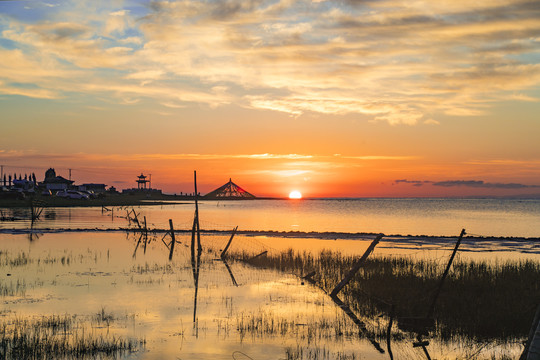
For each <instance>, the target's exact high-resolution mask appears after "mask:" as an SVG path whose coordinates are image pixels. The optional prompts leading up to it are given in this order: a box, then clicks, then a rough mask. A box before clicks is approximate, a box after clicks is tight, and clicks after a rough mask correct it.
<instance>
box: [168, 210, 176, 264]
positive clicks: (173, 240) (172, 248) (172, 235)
mask: <svg viewBox="0 0 540 360" xmlns="http://www.w3.org/2000/svg"><path fill="white" fill-rule="evenodd" d="M169 226H170V227H171V239H172V240H171V251H170V252H169V261H171V260H172V257H173V252H174V243H175V242H176V239H175V238H174V227H173V223H172V219H169Z"/></svg>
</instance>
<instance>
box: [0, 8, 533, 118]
mask: <svg viewBox="0 0 540 360" xmlns="http://www.w3.org/2000/svg"><path fill="white" fill-rule="evenodd" d="M39 9H41V7H40V8H39ZM39 9H38V8H35V9H30V10H28V11H33V12H34V13H33V14H34V15H35V17H36V18H37V20H24V21H23V20H20V19H19V20H18V19H17V18H15V17H7V16H5V15H0V33H1V39H3V40H6V41H9V42H10V44H12V45H10V46H13V48H14V49H7V48H2V47H0V52H2V53H3V54H0V55H10V56H11V57H12V60H16V59H15V58H17V59H18V60H20V61H7V60H5V59H6V58H5V57H4V56H2V59H3V61H2V64H1V65H0V74H2V75H1V76H0V80H2V81H3V86H2V89H1V91H2V93H4V94H17V95H22V96H32V97H41V98H60V97H70V96H72V94H73V93H79V94H84V95H92V94H94V95H96V96H100V97H114V98H117V99H123V98H131V97H135V96H136V97H137V98H146V99H152V100H154V101H155V102H157V103H168V104H175V103H176V102H180V104H179V106H183V105H185V104H186V103H191V102H194V103H202V104H206V105H208V106H211V107H216V106H221V105H224V104H235V105H238V106H241V107H248V108H251V109H260V110H272V111H279V112H285V113H288V114H291V116H296V117H298V116H301V115H302V114H306V113H319V114H328V115H346V114H361V115H363V116H365V117H366V118H368V119H370V120H372V121H383V122H387V123H389V124H391V125H400V124H406V125H417V124H437V123H439V122H440V121H441V120H440V118H442V117H443V116H444V115H451V116H480V115H486V114H489V113H490V111H491V108H492V106H493V104H495V103H498V102H499V101H501V100H508V99H512V100H513V101H537V99H536V97H534V96H532V95H529V94H527V92H529V91H530V90H534V89H537V88H538V84H539V83H540V65H539V64H538V60H537V59H538V54H539V53H540V42H539V41H538V37H539V34H540V22H539V21H538V19H539V18H540V8H539V7H538V4H537V2H536V1H522V0H505V1H477V2H475V3H474V4H472V3H470V2H466V1H452V2H433V1H427V0H426V1H418V2H412V3H411V2H408V3H404V2H402V1H396V0H378V1H362V2H359V1H352V0H350V1H344V2H343V1H337V0H327V1H308V0H279V1H269V0H251V1H243V0H228V1H207V2H200V1H190V0H186V1H153V2H150V3H148V4H147V5H145V6H133V4H132V3H130V2H129V1H128V2H126V3H125V6H121V3H118V2H111V3H110V4H109V3H92V2H89V3H81V2H76V1H66V2H65V3H63V4H62V7H56V8H55V9H54V15H52V12H50V13H49V12H43V13H41V12H39V11H41V10H39ZM39 16H42V18H39ZM13 51H15V52H17V54H14V53H13ZM10 52H12V53H11V54H10ZM30 65H31V66H32V69H33V71H29V67H30ZM9 83H32V84H34V85H35V89H41V90H39V91H38V90H35V91H29V90H21V89H17V88H16V87H13V86H9V85H8V84H9ZM79 84H84V86H81V85H79ZM149 85H151V86H149ZM225 88H226V89H227V90H226V91H218V90H216V89H225Z"/></svg>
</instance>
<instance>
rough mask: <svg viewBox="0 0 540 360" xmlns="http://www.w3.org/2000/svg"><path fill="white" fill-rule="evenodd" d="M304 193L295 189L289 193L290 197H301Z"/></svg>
mask: <svg viewBox="0 0 540 360" xmlns="http://www.w3.org/2000/svg"><path fill="white" fill-rule="evenodd" d="M301 198H302V193H301V192H300V191H298V190H293V191H291V192H290V194H289V199H301Z"/></svg>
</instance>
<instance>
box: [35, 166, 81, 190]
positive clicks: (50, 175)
mask: <svg viewBox="0 0 540 360" xmlns="http://www.w3.org/2000/svg"><path fill="white" fill-rule="evenodd" d="M73 182H74V181H72V180H68V179H66V178H63V177H62V176H56V171H54V169H53V168H50V169H49V170H47V171H46V172H45V180H43V182H41V183H40V184H39V185H40V186H42V187H44V188H45V189H47V190H52V191H59V190H67V189H68V188H69V187H70V186H71V185H73Z"/></svg>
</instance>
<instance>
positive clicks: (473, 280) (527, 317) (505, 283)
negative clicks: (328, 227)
mask: <svg viewBox="0 0 540 360" xmlns="http://www.w3.org/2000/svg"><path fill="white" fill-rule="evenodd" d="M234 256H235V257H236V258H237V259H240V260H243V261H249V263H250V264H251V265H254V266H257V267H264V268H273V269H277V270H280V271H283V272H287V273H294V274H296V275H299V276H303V275H305V274H308V273H310V272H313V271H314V272H315V275H314V276H313V277H312V279H313V280H314V282H315V283H316V284H317V285H318V286H319V287H321V288H322V289H323V290H324V291H326V292H327V293H329V292H330V291H331V290H332V289H333V288H334V287H335V286H336V284H337V283H338V282H339V281H340V280H341V279H342V278H343V276H344V275H345V274H346V273H347V272H348V270H349V269H350V268H351V267H352V265H353V263H354V261H355V260H356V257H353V256H345V255H343V254H341V253H339V252H331V251H322V252H320V253H319V254H316V255H313V254H311V253H307V252H302V253H301V252H295V251H293V250H288V251H284V252H281V253H277V254H273V255H268V256H266V257H259V258H256V259H251V256H250V254H243V253H237V254H235V255H234ZM445 266H446V262H445V261H441V260H439V261H436V260H426V259H413V258H410V257H385V256H380V257H372V258H370V259H368V261H367V262H366V263H365V265H364V266H363V267H362V268H361V269H360V271H358V273H357V274H356V275H355V277H354V279H353V280H352V281H351V282H350V283H349V284H348V285H347V287H345V288H344V289H343V291H342V293H341V294H340V297H342V299H343V301H344V302H346V303H348V304H349V305H350V307H351V308H352V309H353V310H354V311H355V312H357V313H360V314H362V315H364V316H370V317H373V316H379V315H380V314H381V313H387V312H388V311H389V308H390V305H391V304H394V305H395V306H396V311H397V316H398V317H423V316H426V313H427V309H428V307H429V304H430V303H431V301H432V299H433V292H434V290H435V289H436V287H437V285H438V282H439V280H440V276H441V274H442V273H443V271H444V267H445ZM539 278H540V262H534V261H529V260H527V261H505V262H494V263H488V262H485V261H464V260H456V261H455V262H454V264H453V266H452V269H451V271H450V275H449V277H448V278H447V279H446V282H445V284H444V287H443V290H442V292H441V294H440V296H439V298H438V300H437V303H436V306H435V313H434V317H435V320H436V324H437V327H436V330H435V333H436V335H437V337H439V338H440V339H441V340H443V341H444V340H448V341H450V340H452V339H455V337H460V336H466V337H468V338H475V339H478V340H486V341H492V340H505V341H508V340H509V339H522V338H524V337H526V336H527V334H528V330H529V327H530V321H531V319H532V318H533V316H534V312H535V309H536V307H537V306H538V302H539V300H540V282H539V281H538V279H539Z"/></svg>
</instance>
